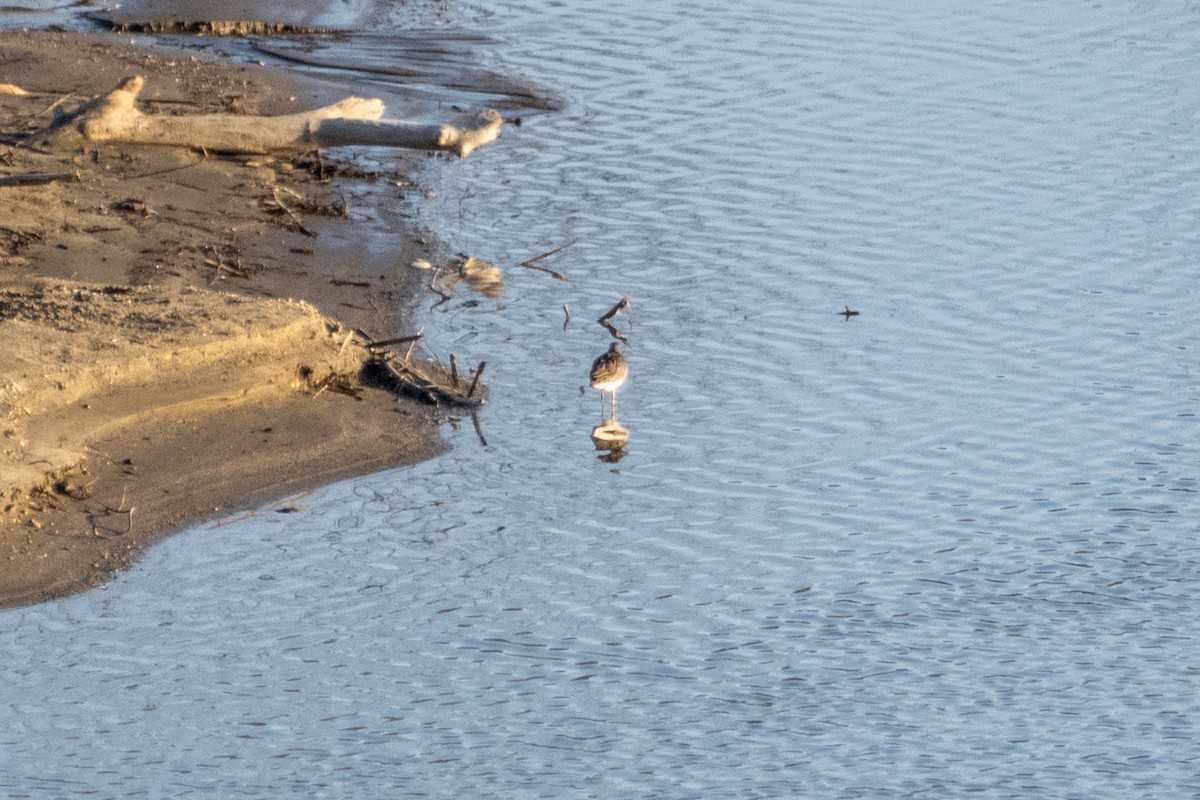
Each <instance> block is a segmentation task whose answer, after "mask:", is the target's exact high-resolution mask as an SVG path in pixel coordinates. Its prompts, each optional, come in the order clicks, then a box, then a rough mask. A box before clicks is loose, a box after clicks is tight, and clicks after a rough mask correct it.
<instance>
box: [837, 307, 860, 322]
mask: <svg viewBox="0 0 1200 800" xmlns="http://www.w3.org/2000/svg"><path fill="white" fill-rule="evenodd" d="M837 313H838V316H840V317H845V318H846V321H847V322H849V321H850V318H851V317H857V316H858V312H857V311H851V310H850V306H846V310H845V311H839V312H837Z"/></svg>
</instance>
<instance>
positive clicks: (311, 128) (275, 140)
mask: <svg viewBox="0 0 1200 800" xmlns="http://www.w3.org/2000/svg"><path fill="white" fill-rule="evenodd" d="M144 84H145V81H144V80H143V78H142V77H141V76H134V77H132V78H127V79H125V80H124V81H122V82H121V84H120V85H119V86H117V88H115V89H114V90H113V91H111V92H109V93H108V94H106V95H103V96H101V97H97V98H95V99H93V100H91V101H90V102H88V103H85V104H84V105H83V106H82V107H80V108H79V109H78V110H77V111H75V112H74V113H71V114H66V115H63V116H61V117H59V118H58V119H57V120H56V121H55V122H54V124H53V125H51V126H50V127H49V128H47V129H46V130H44V131H42V133H41V134H40V136H42V137H47V138H50V139H51V140H57V141H59V142H63V143H68V142H72V141H74V140H78V139H82V140H84V141H87V142H91V143H97V144H99V143H105V142H119V143H125V144H158V145H171V146H176V147H190V148H193V149H197V150H206V151H211V152H219V153H270V152H277V151H282V150H305V149H312V148H314V147H342V146H348V145H373V146H381V147H404V148H411V149H417V150H443V151H448V152H452V153H456V154H457V155H459V156H465V155H467V154H469V153H470V152H471V151H472V150H474V149H476V148H477V147H480V146H482V145H484V144H487V143H488V142H490V141H492V140H494V139H495V138H496V137H497V136H499V135H500V126H501V124H502V122H503V120H502V119H501V118H500V114H499V113H497V112H496V111H494V110H492V109H488V110H486V111H483V112H480V113H478V114H473V115H468V116H464V117H460V118H458V119H457V120H455V124H449V125H434V124H422V123H415V122H402V121H392V120H383V119H381V118H382V117H383V113H384V106H383V101H382V100H379V99H372V100H366V99H363V98H361V97H348V98H346V99H345V100H341V101H340V102H337V103H334V104H333V105H329V106H325V107H323V108H318V109H314V110H312V111H305V112H301V113H298V114H286V115H283V116H274V117H262V116H241V115H237V114H192V115H183V116H161V115H151V114H144V113H142V112H141V111H139V110H138V109H137V107H136V106H135V105H134V103H135V101H136V99H137V96H138V94H139V93H140V92H141V90H142V87H143V85H144Z"/></svg>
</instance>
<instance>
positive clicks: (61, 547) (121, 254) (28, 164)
mask: <svg viewBox="0 0 1200 800" xmlns="http://www.w3.org/2000/svg"><path fill="white" fill-rule="evenodd" d="M133 74H139V75H143V76H144V77H145V79H146V88H145V91H144V93H143V97H142V102H143V105H144V107H145V108H146V109H147V110H148V111H150V112H153V113H168V114H174V113H207V112H215V111H223V112H232V113H255V114H278V113H290V112H294V111H298V110H304V109H307V108H312V107H315V106H316V105H319V104H320V103H322V102H325V101H328V100H329V98H327V97H318V96H317V93H316V91H315V90H313V89H311V88H309V87H307V86H305V85H304V84H302V83H301V82H300V81H298V80H297V79H296V78H294V77H292V76H289V75H285V74H280V73H277V72H270V71H267V70H265V69H259V68H254V67H247V66H238V65H228V64H220V63H212V62H208V61H204V60H201V59H198V58H197V57H195V56H193V55H191V54H184V53H170V52H168V51H162V50H157V49H156V50H143V49H138V48H135V47H130V46H124V45H117V44H113V43H112V42H111V40H104V39H100V38H90V37H86V36H80V35H75V34H65V33H53V32H45V33H29V32H25V33H20V34H0V83H4V84H13V85H15V86H19V87H21V88H22V89H23V90H25V91H26V92H28V94H24V95H0V133H4V134H8V135H10V136H12V137H15V136H16V135H18V134H21V133H26V132H28V131H31V130H34V129H37V128H38V127H41V126H43V125H45V124H46V123H47V122H48V119H49V114H50V113H52V112H51V110H52V108H53V107H54V106H55V105H58V104H60V103H61V104H64V105H70V104H71V103H77V102H80V101H82V100H83V99H85V98H88V97H90V96H94V95H96V94H100V93H102V92H105V91H107V90H109V89H111V88H112V87H113V86H114V85H116V84H117V83H118V82H119V81H120V80H122V79H123V78H125V77H128V76H129V75H133ZM412 158H413V159H425V158H427V156H424V155H421V154H415V155H413V156H412ZM401 163H403V162H401ZM416 163H417V162H415V161H414V162H413V164H414V166H415V164H416ZM336 170H337V164H336V163H326V162H324V161H323V160H321V159H314V158H313V157H308V156H305V157H294V158H237V159H232V158H229V159H227V158H217V157H213V156H210V155H207V154H203V153H194V152H188V151H184V150H182V149H178V148H152V147H136V146H110V145H106V146H104V147H103V148H96V149H90V148H86V147H85V148H80V149H78V150H76V151H74V152H48V151H45V150H42V149H39V148H38V147H36V146H33V147H30V146H22V144H21V143H20V142H18V141H17V140H16V139H15V138H10V141H9V143H8V144H0V177H3V176H28V175H56V176H59V177H58V178H57V179H55V180H53V181H46V182H36V181H35V182H32V183H17V184H16V185H8V186H0V209H2V213H0V335H3V336H4V338H5V340H6V347H5V349H4V351H3V352H2V353H0V606H13V605H20V604H28V603H33V602H38V601H42V600H46V599H50V598H53V597H59V596H62V595H65V594H69V593H71V592H75V591H79V590H81V589H84V588H86V587H89V586H95V585H98V584H102V583H103V582H104V581H105V580H107V578H108V577H109V576H110V575H111V574H112V573H113V572H114V571H118V570H120V569H123V568H126V567H127V566H128V565H129V564H130V563H132V561H133V560H134V559H136V557H137V556H138V554H139V553H141V552H143V551H144V550H145V548H146V547H148V546H149V545H151V544H152V543H153V542H155V541H156V540H158V539H159V538H161V537H162V536H164V535H166V534H168V533H170V532H172V531H175V530H178V529H179V528H181V527H183V526H185V525H187V524H190V523H194V522H196V521H198V520H202V519H205V518H210V517H213V516H214V515H219V514H224V513H229V512H230V511H233V510H236V509H239V508H245V507H247V506H249V505H252V504H256V503H263V502H267V501H269V500H270V499H272V498H277V497H280V496H282V495H283V494H285V493H288V492H293V491H298V490H302V489H306V488H314V487H316V486H319V485H322V484H325V483H328V482H330V481H332V480H336V479H339V478H342V477H347V476H351V475H356V474H364V473H367V472H370V471H375V470H379V469H383V468H387V467H392V466H398V465H403V464H409V463H415V462H416V461H419V460H422V459H427V458H430V457H433V456H435V455H437V454H438V453H440V452H442V451H443V449H444V444H443V442H442V439H441V437H440V436H439V434H438V422H437V419H436V417H435V410H434V409H433V408H432V407H430V406H428V405H424V404H421V403H418V402H415V401H413V400H411V399H408V398H405V397H398V396H396V395H394V394H392V393H390V392H388V391H384V390H382V389H380V388H377V387H373V386H369V385H363V383H362V381H361V380H360V372H361V369H362V365H363V364H364V363H365V362H366V361H367V360H369V359H370V357H371V356H372V352H371V351H370V350H369V349H368V348H367V347H366V343H367V342H368V341H369V340H378V339H384V338H389V337H396V336H401V335H403V334H404V333H406V332H408V327H407V326H408V320H407V318H406V317H407V313H408V311H409V310H410V309H411V308H412V303H413V298H414V297H418V296H423V294H424V292H425V286H424V284H425V282H426V281H427V275H426V274H425V273H422V272H419V271H417V270H411V269H401V268H399V265H406V264H411V263H412V262H414V261H417V260H419V259H422V258H429V257H430V255H431V254H430V253H429V247H430V245H428V244H426V242H425V241H424V240H423V239H421V238H419V237H418V236H416V235H411V234H410V233H407V232H401V234H400V235H399V237H398V242H399V244H398V252H397V253H396V254H395V255H394V259H393V264H392V265H390V266H388V265H384V266H380V265H379V264H368V265H364V264H361V263H351V262H352V261H353V259H347V258H346V253H345V252H344V251H343V252H339V251H337V250H336V249H334V248H331V247H329V246H327V245H326V242H327V241H328V240H330V239H333V238H336V233H335V232H336V231H337V230H338V226H346V225H348V224H350V223H347V222H346V221H345V220H344V219H341V218H340V217H341V215H342V213H343V212H340V211H339V203H343V204H344V199H342V198H343V197H344V195H343V194H342V192H341V189H344V187H345V181H352V180H361V179H362V178H354V177H342V178H339V177H336V176H334V177H331V173H333V172H336ZM399 182H401V181H397V183H399ZM281 201H283V202H281ZM283 205H286V206H287V208H286V209H283V210H281V208H280V206H283ZM297 209H299V210H300V211H299V213H297ZM284 211H286V213H284ZM314 233H315V234H316V235H315V236H314V235H313V234H314ZM326 233H330V234H331V236H325V235H324V234H326ZM330 389H333V390H330Z"/></svg>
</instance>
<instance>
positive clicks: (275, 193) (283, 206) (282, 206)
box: [267, 186, 316, 236]
mask: <svg viewBox="0 0 1200 800" xmlns="http://www.w3.org/2000/svg"><path fill="white" fill-rule="evenodd" d="M281 188H282V187H279V186H276V187H275V188H274V189H273V190H272V192H271V196H272V197H274V198H275V206H274V207H275V208H278V209H279V210H280V211H282V212H283V213H285V214H287V215H288V217H290V218H291V220H292V224H293V225H295V226H296V230H298V231H300V232H301V233H303V234H304V235H305V236H316V234H315V233H313V232H312V231H310V230H309V229H308V228H306V227H304V223H303V222H301V221H300V216H299V215H298V214H297V213H296V212H295V211H293V210H292V209H290V208H289V207H288V205H287V203H285V202H283V198H282V197H280V196H279V193H280V190H281ZM282 190H283V191H286V192H288V193H289V194H291V195H293V196H294V197H295V198H296V199H297V200H299V199H303V198H301V197H300V195H298V194H296V192H293V191H292V190H291V189H282ZM267 208H272V206H271V205H269V204H267Z"/></svg>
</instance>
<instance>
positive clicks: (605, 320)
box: [596, 297, 629, 342]
mask: <svg viewBox="0 0 1200 800" xmlns="http://www.w3.org/2000/svg"><path fill="white" fill-rule="evenodd" d="M627 308H629V298H628V297H622V298H621V299H620V300H619V301H617V304H616V305H615V306H613V307H612V308H610V309H609V310H608V313H607V314H605V315H604V316H603V317H601V318H600V319H598V320H596V321H597V322H599V323H600V324H601V325H603V326H604V327H605V328H607V329H608V332H609V333H611V334H612V335H613V338H614V339H620V340H621V341H622V342H628V341H629V340H628V339H626V338H625V337H624V336H622V335H621V332H620V331H619V330H617V329H616V328H615V327H613V325H612V323H611V322H609V320H611V319H612V318H613V317H615V316H616V315H617V314H619V313H620V312H622V311H624V310H625V309H627Z"/></svg>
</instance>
